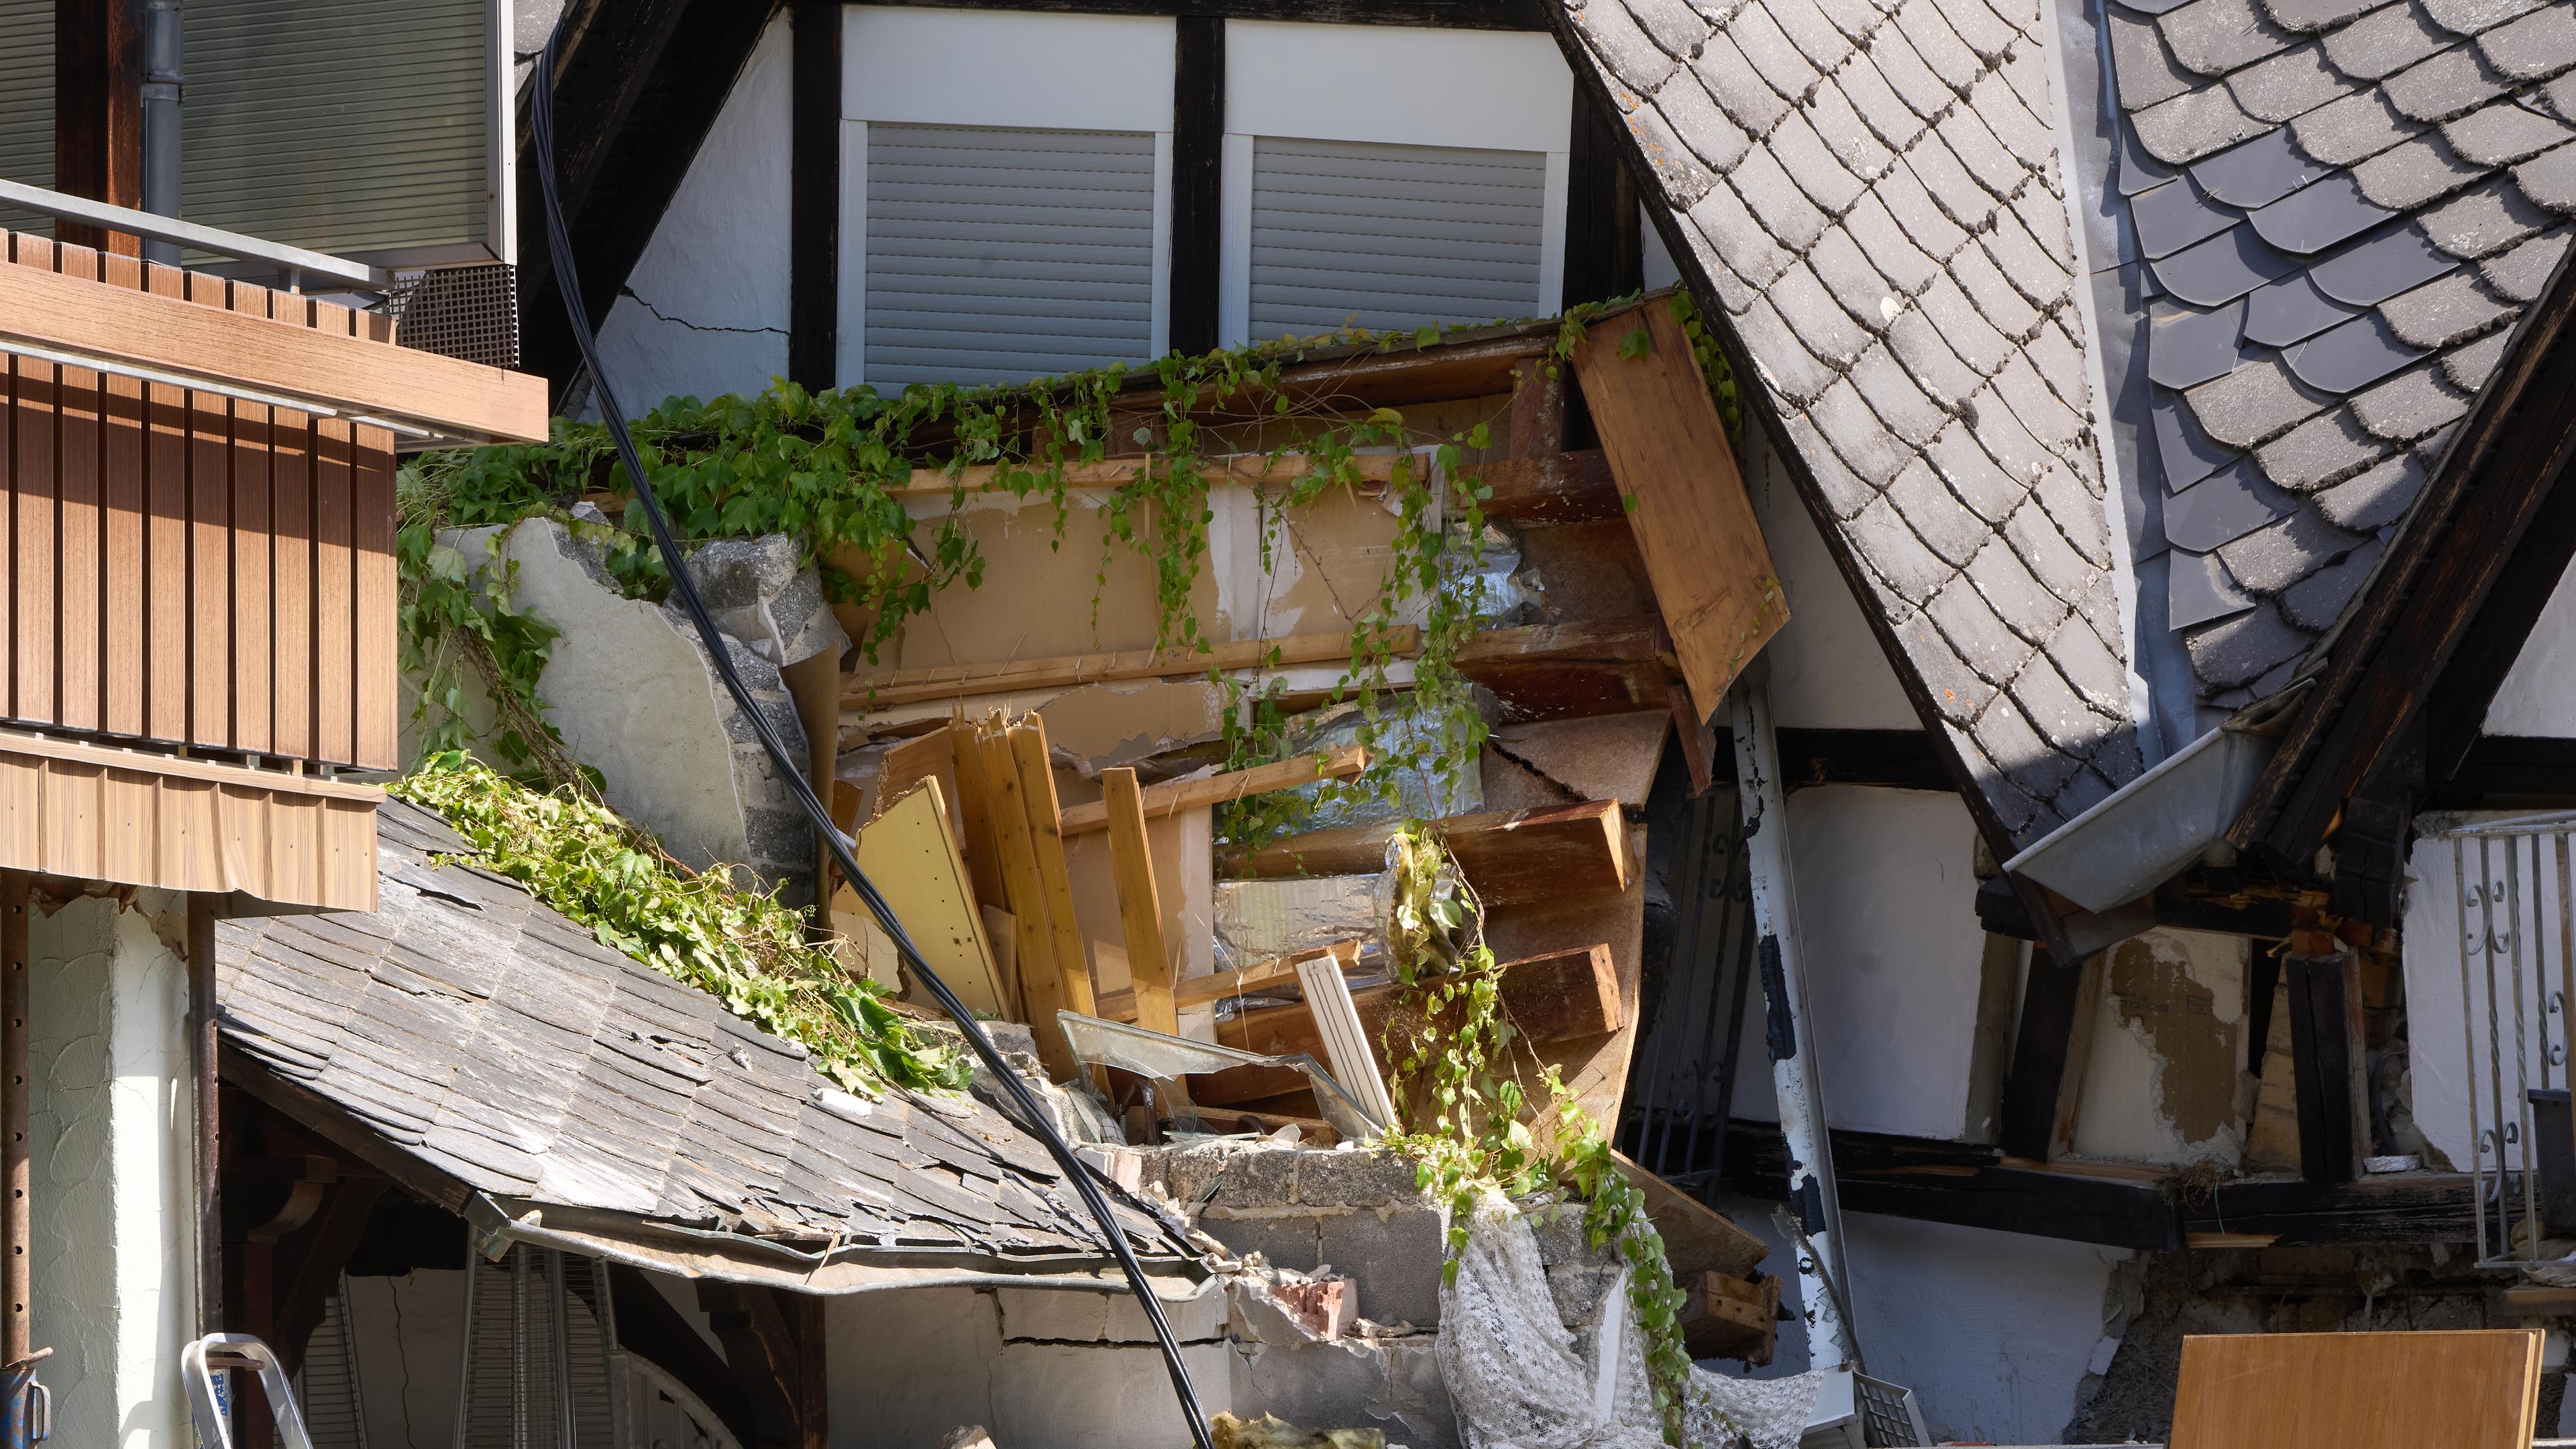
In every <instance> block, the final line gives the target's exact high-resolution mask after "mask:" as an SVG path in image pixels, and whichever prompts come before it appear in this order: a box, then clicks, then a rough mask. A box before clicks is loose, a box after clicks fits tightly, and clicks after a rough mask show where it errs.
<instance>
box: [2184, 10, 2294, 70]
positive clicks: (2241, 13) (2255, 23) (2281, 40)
mask: <svg viewBox="0 0 2576 1449" xmlns="http://www.w3.org/2000/svg"><path fill="white" fill-rule="evenodd" d="M2156 29H2157V30H2158V31H2160V32H2162V33H2163V35H2164V38H2165V44H2166V45H2167V46H2169V47H2171V48H2172V50H2173V56H2174V60H2175V61H2176V62H2177V63H2178V64H2180V65H2181V66H2182V67H2183V69H2185V70H2188V71H2194V72H2197V73H2198V74H2201V75H2206V76H2222V75H2226V74H2227V73H2228V72H2230V71H2233V70H2237V69H2239V68H2241V67H2244V66H2248V65H2251V64H2253V63H2254V62H2255V61H2258V60H2261V59H2262V58H2263V57H2265V56H2267V55H2271V54H2273V53H2275V52H2277V51H2281V50H2286V49H2288V48H2289V47H2290V46H2291V45H2292V44H2294V43H2296V41H2297V37H2296V36H2294V35H2292V34H2291V33H2290V32H2289V31H2286V30H2283V29H2282V28H2280V27H2279V26H2277V25H2274V24H2273V23H2272V22H2271V20H2270V19H2269V18H2268V17H2266V16H2265V15H2264V14H2263V12H2262V9H2261V7H2260V6H2258V5H2256V4H2254V3H2253V0H2191V3H2189V4H2187V5H2183V6H2180V7H2178V8H2176V9H2172V10H2168V11H2166V12H2165V13H2164V14H2162V15H2159V16H2157V17H2156Z"/></svg>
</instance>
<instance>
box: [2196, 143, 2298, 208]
mask: <svg viewBox="0 0 2576 1449" xmlns="http://www.w3.org/2000/svg"><path fill="white" fill-rule="evenodd" d="M2292 134H2293V133H2292V132H2291V130H2290V128H2289V127H2287V126H2280V127H2275V128H2274V129H2272V130H2269V131H2266V132H2264V133H2263V134H2262V135H2260V136H2257V137H2255V138H2254V139H2253V140H2251V141H2247V142H2244V143H2242V144H2240V145H2235V146H2231V147H2229V148H2227V149H2226V150H2224V151H2221V152H2219V153H2218V154H2217V155H2214V156H2210V157H2206V158H2204V159H2202V160H2199V161H2196V162H2193V163H2192V168H2191V179H2192V180H2194V181H2197V182H2199V183H2200V185H2201V189H2202V190H2204V191H2206V192H2208V193H2209V196H2210V199H2211V200H2213V201H2223V202H2225V203H2227V204H2228V205H2229V206H2233V207H2238V208H2252V207H2257V206H2268V205H2270V204H2271V203H2273V202H2275V201H2278V200H2280V199H2281V198H2282V197H2284V196H2287V195H2289V194H2290V193H2291V192H2293V191H2296V190H2298V189H2299V188H2300V187H2302V186H2305V185H2307V184H2308V183H2309V182H2311V181H2314V180H2316V179H2317V178H2318V177H2320V176H2323V175H2325V174H2326V172H2327V171H2329V170H2331V169H2333V168H2331V167H2330V166H2328V165H2326V164H2325V163H2323V162H2320V161H2315V160H2311V159H2310V158H2309V157H2308V156H2307V155H2306V154H2305V153H2304V152H2302V151H2301V150H2299V148H2298V147H2297V146H2296V145H2295V144H2294V143H2293V140H2292Z"/></svg>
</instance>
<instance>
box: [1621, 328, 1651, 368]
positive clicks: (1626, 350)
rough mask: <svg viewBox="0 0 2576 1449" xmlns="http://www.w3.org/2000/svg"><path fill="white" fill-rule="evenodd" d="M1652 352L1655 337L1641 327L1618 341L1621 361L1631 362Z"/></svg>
mask: <svg viewBox="0 0 2576 1449" xmlns="http://www.w3.org/2000/svg"><path fill="white" fill-rule="evenodd" d="M1654 350H1655V335H1654V334H1653V333H1651V332H1648V331H1647V330H1646V329H1645V328H1643V327H1639V328H1635V329H1633V330H1631V331H1630V332H1629V333H1628V335H1627V336H1625V337H1622V338H1620V339H1619V357H1620V360H1622V361H1633V360H1635V359H1637V358H1640V357H1644V356H1645V355H1646V354H1648V353H1650V352H1653V351H1654Z"/></svg>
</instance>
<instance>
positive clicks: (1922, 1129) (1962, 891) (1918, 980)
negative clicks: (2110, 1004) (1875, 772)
mask: <svg viewBox="0 0 2576 1449" xmlns="http://www.w3.org/2000/svg"><path fill="white" fill-rule="evenodd" d="M1974 838H1975V827H1974V826H1973V825H1972V824H1971V823H1970V822H1969V819H1968V812H1967V808H1966V807H1965V806H1964V805H1962V804H1961V803H1960V802H1959V798H1958V797H1957V796H1955V795H1939V794H1934V793H1931V792H1929V791H1923V790H1885V789H1877V788H1874V787H1870V786H1862V785H1825V786H1819V787H1816V788H1814V789H1808V790H1800V791H1797V792H1795V793H1793V794H1791V795H1790V796H1789V859H1790V872H1791V875H1792V877H1793V879H1794V882H1795V889H1796V891H1797V901H1798V917H1797V919H1798V928H1799V933H1800V937H1801V940H1800V943H1799V944H1800V946H1801V948H1802V950H1803V951H1804V953H1805V956H1806V963H1807V964H1806V971H1807V983H1808V986H1809V987H1810V989H1811V990H1812V992H1813V995H1812V997H1811V998H1810V1000H1811V1001H1812V1002H1813V1006H1812V1007H1811V1009H1810V1010H1809V1012H1808V1014H1807V1016H1808V1019H1807V1020H1805V1021H1803V1022H1801V1023H1800V1042H1799V1045H1800V1049H1801V1050H1806V1049H1808V1048H1809V1047H1810V1045H1811V1044H1812V1047H1813V1049H1814V1050H1815V1053H1816V1056H1815V1061H1816V1063H1817V1064H1818V1070H1819V1072H1820V1076H1821V1080H1822V1084H1823V1093H1824V1099H1825V1106H1826V1111H1827V1114H1828V1117H1829V1120H1830V1121H1831V1122H1832V1124H1833V1125H1834V1126H1836V1127H1841V1128H1850V1129H1855V1130H1858V1131H1864V1132H1896V1133H1903V1134H1906V1135H1908V1136H1915V1137H1938V1138H1955V1137H1957V1136H1958V1135H1959V1133H1960V1130H1961V1128H1962V1125H1963V1124H1964V1123H1965V1121H1966V1119H1967V1110H1968V1061H1969V1055H1970V1052H1971V1050H1972V1048H1973V1046H1974V1039H1975V1036H1976V1013H1977V982H1978V978H1979V973H1980V969H1981V966H1982V963H1983V960H1984V954H1985V942H1986V937H1985V932H1984V930H1983V929H1982V928H1981V927H1980V926H1979V925H1978V924H1977V917H1976V913H1975V911H1974V909H1973V908H1972V906H1971V904H1970V902H1971V899H1972V898H1973V897H1974V895H1975V893H1976V876H1975V874H1974V863H1975V862H1974V849H1975V847H1974V844H1973V841H1974ZM1761 1015H1762V1012H1761V1010H1760V1004H1759V1003H1758V1002H1754V1003H1750V1004H1748V1006H1747V1009H1746V1012H1745V1016H1746V1021H1747V1024H1748V1026H1756V1024H1757V1023H1758V1020H1759V1018H1760V1017H1761ZM1760 1040H1761V1037H1760V1033H1759V1030H1758V1026H1756V1029H1755V1031H1754V1032H1753V1034H1752V1044H1751V1046H1750V1047H1749V1049H1748V1050H1749V1055H1746V1056H1745V1057H1744V1058H1743V1061H1744V1065H1745V1067H1746V1070H1747V1074H1746V1075H1745V1076H1744V1077H1742V1078H1740V1079H1739V1080H1738V1086H1737V1093H1738V1095H1737V1101H1738V1102H1739V1103H1740V1104H1741V1105H1739V1106H1738V1107H1737V1109H1736V1110H1737V1112H1738V1113H1739V1114H1746V1115H1749V1114H1751V1112H1752V1111H1753V1110H1754V1108H1755V1106H1756V1104H1757V1103H1759V1104H1761V1105H1763V1106H1766V1107H1768V1108H1769V1110H1770V1111H1771V1112H1772V1113H1774V1114H1776V1113H1777V1111H1778V1108H1777V1107H1776V1106H1775V1105H1772V1101H1773V1099H1772V1098H1771V1096H1770V1093H1769V1092H1768V1091H1767V1090H1760V1091H1753V1090H1747V1089H1748V1088H1751V1087H1752V1086H1753V1084H1754V1079H1755V1078H1756V1077H1759V1078H1761V1079H1762V1081H1763V1087H1764V1088H1766V1089H1767V1087H1768V1085H1769V1080H1768V1079H1769V1075H1770V1073H1769V1060H1768V1058H1767V1057H1766V1056H1765V1055H1764V1054H1763V1051H1762V1048H1761V1046H1760Z"/></svg>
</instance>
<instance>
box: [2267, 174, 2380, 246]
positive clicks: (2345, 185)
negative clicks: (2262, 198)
mask: <svg viewBox="0 0 2576 1449" xmlns="http://www.w3.org/2000/svg"><path fill="white" fill-rule="evenodd" d="M2363 164H2365V165H2367V164H2369V163H2367V162H2365V163H2363ZM2395 215H2397V213H2396V212H2395V211H2393V210H2391V209H2390V208H2388V207H2384V206H2378V205H2374V204H2373V203H2372V202H2371V200H2370V198H2369V197H2367V196H2365V195H2363V194H2362V190H2361V187H2360V184H2359V183H2358V182H2356V181H2355V180H2354V179H2353V176H2352V173H2351V172H2349V171H2338V172H2336V173H2335V174H2333V175H2331V176H2328V177H2326V178H2325V179H2324V180H2322V181H2315V182H2311V183H2309V184H2308V185H2306V186H2302V187H2300V188H2299V189H2298V190H2296V191H2293V192H2291V193H2290V194H2289V195H2287V196H2284V197H2282V198H2281V199H2280V200H2278V201H2276V202H2273V203H2272V204H2271V205H2269V206H2266V207H2261V208H2259V209H2257V210H2255V211H2252V212H2248V213H2247V216H2248V218H2249V219H2251V220H2252V222H2253V224H2254V230H2255V232H2256V234H2257V235H2259V236H2261V237H2262V238H2263V240H2265V241H2267V242H2269V243H2271V244H2272V245H2274V246H2276V247H2279V248H2280V249H2281V250H2283V251H2285V252H2294V253H2297V254H2299V255H2301V256H2306V255H2309V254H2312V253H2315V252H2321V251H2324V250H2325V249H2326V248H2328V247H2330V246H2333V245H2334V244H2335V243H2337V242H2340V241H2343V240H2345V239H2346V238H2348V237H2354V236H2358V235H2360V234H2361V233H2363V232H2365V231H2368V230H2369V229H2370V228H2372V227H2374V226H2377V225H2379V224H2380V223H2381V222H2383V221H2386V220H2388V219H2389V218H2391V217H2393V216H2395Z"/></svg>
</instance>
